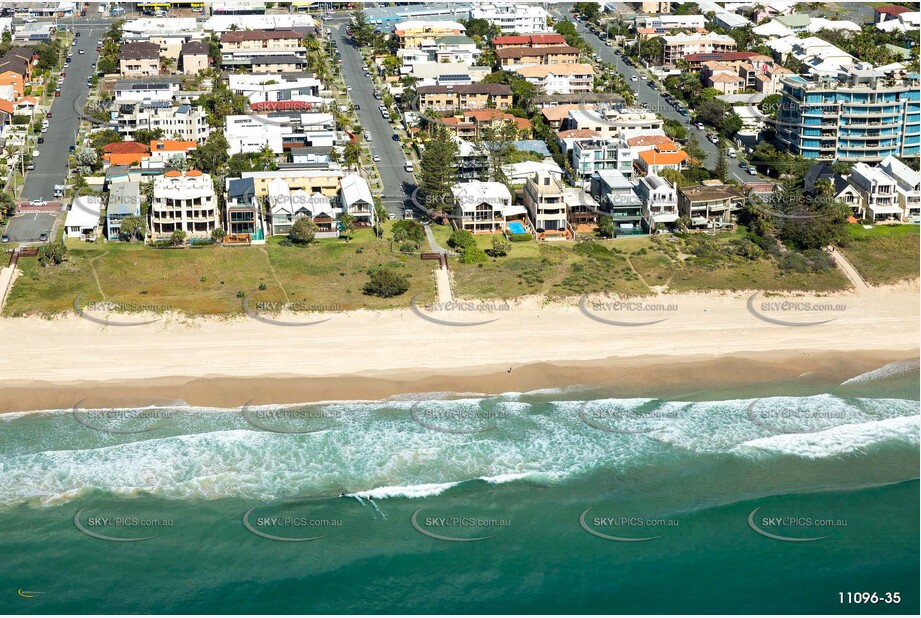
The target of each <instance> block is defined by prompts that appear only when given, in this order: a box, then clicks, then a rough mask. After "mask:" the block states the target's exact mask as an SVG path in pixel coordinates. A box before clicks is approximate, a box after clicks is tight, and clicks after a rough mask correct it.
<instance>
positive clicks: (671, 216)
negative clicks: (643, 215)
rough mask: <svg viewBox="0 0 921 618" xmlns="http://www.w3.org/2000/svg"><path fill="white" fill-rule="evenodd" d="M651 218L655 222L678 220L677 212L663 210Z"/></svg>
mask: <svg viewBox="0 0 921 618" xmlns="http://www.w3.org/2000/svg"><path fill="white" fill-rule="evenodd" d="M652 220H653V221H655V222H656V223H674V222H675V221H677V220H678V213H676V212H664V213H662V214H661V215H653V216H652Z"/></svg>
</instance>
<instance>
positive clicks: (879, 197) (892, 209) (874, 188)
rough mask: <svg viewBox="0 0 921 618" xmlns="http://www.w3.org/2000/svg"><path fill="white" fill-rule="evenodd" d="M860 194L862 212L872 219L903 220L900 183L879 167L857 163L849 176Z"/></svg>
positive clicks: (864, 215)
mask: <svg viewBox="0 0 921 618" xmlns="http://www.w3.org/2000/svg"><path fill="white" fill-rule="evenodd" d="M848 180H849V181H850V183H851V184H852V185H853V186H854V188H855V189H857V192H858V193H859V194H860V205H861V210H862V212H861V214H862V215H863V217H864V218H865V219H869V220H870V221H889V220H896V221H898V220H901V218H902V206H901V205H900V204H899V193H898V184H897V183H896V181H895V179H894V178H892V177H891V176H889V174H887V173H886V172H884V171H883V170H881V169H880V168H878V167H870V166H869V165H867V164H866V163H857V164H855V165H854V167H853V168H851V175H850V177H849V178H848Z"/></svg>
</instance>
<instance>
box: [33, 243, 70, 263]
mask: <svg viewBox="0 0 921 618" xmlns="http://www.w3.org/2000/svg"><path fill="white" fill-rule="evenodd" d="M66 259H67V247H66V246H65V245H64V243H63V242H53V243H49V244H47V245H42V246H41V247H40V248H39V250H38V263H39V264H40V265H41V267H42V268H46V267H48V266H52V265H55V264H60V263H61V262H63V261H64V260H66Z"/></svg>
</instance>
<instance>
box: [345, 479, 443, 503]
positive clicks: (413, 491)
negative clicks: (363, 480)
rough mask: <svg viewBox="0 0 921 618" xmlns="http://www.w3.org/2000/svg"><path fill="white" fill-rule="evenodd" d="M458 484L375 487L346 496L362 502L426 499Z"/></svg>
mask: <svg viewBox="0 0 921 618" xmlns="http://www.w3.org/2000/svg"><path fill="white" fill-rule="evenodd" d="M457 485H460V483H425V484H422V485H403V486H400V485H393V486H390V487H377V488H375V489H369V490H367V491H356V492H355V493H351V494H346V496H348V497H350V498H359V499H363V500H383V499H385V498H410V499H413V498H428V497H430V496H438V495H440V494H443V493H444V492H446V491H447V490H449V489H451V488H452V487H456V486H457Z"/></svg>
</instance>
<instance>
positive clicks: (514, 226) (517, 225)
mask: <svg viewBox="0 0 921 618" xmlns="http://www.w3.org/2000/svg"><path fill="white" fill-rule="evenodd" d="M508 231H509V232H511V233H512V234H527V233H528V232H527V230H525V229H524V226H523V225H521V221H509V222H508Z"/></svg>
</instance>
